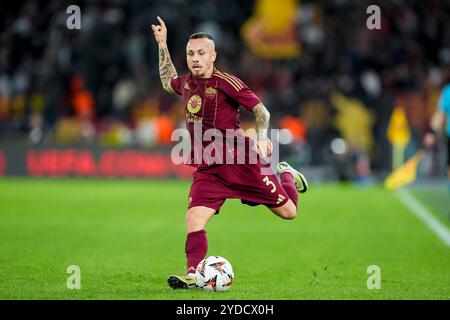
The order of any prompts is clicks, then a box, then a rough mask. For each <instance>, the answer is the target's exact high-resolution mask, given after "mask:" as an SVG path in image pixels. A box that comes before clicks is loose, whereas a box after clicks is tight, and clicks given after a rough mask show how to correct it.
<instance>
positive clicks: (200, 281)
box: [195, 256, 234, 291]
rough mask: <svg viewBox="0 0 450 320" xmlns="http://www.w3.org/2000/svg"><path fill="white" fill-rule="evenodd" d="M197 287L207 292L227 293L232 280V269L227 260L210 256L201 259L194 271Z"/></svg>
mask: <svg viewBox="0 0 450 320" xmlns="http://www.w3.org/2000/svg"><path fill="white" fill-rule="evenodd" d="M195 276H196V285H197V287H199V288H201V289H204V290H208V291H227V290H228V289H229V288H230V286H231V284H232V283H233V279H234V272H233V268H232V267H231V264H230V262H228V260H227V259H225V258H223V257H219V256H210V257H208V258H205V259H203V260H202V261H200V263H199V264H198V266H197V269H196V270H195Z"/></svg>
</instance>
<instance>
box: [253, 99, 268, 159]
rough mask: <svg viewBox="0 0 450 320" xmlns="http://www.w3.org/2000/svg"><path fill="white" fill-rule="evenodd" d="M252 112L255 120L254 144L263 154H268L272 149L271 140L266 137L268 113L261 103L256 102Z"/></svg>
mask: <svg viewBox="0 0 450 320" xmlns="http://www.w3.org/2000/svg"><path fill="white" fill-rule="evenodd" d="M252 112H253V114H254V115H255V120H256V133H257V137H256V145H257V146H258V148H259V150H260V151H261V152H262V154H263V155H264V156H270V155H271V154H272V149H273V146H272V142H271V141H270V140H269V138H268V137H267V133H268V130H269V122H270V113H269V111H268V110H267V108H266V107H265V106H264V105H263V104H262V103H259V104H257V105H256V106H255V107H254V108H253V109H252Z"/></svg>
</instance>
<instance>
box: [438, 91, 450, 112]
mask: <svg viewBox="0 0 450 320" xmlns="http://www.w3.org/2000/svg"><path fill="white" fill-rule="evenodd" d="M438 108H439V110H441V111H442V112H447V113H450V84H447V85H446V86H445V87H444V88H443V89H442V93H441V97H440V98H439V102H438Z"/></svg>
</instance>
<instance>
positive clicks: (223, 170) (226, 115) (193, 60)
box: [152, 17, 308, 289]
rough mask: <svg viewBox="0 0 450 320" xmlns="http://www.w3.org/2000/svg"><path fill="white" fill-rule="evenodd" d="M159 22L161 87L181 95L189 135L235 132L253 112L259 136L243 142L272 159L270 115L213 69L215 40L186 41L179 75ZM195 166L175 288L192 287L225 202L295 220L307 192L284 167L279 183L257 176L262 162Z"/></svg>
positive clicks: (172, 279)
mask: <svg viewBox="0 0 450 320" xmlns="http://www.w3.org/2000/svg"><path fill="white" fill-rule="evenodd" d="M157 19H158V21H159V24H158V25H152V30H153V33H154V36H155V40H156V42H157V43H158V47H159V72H160V78H161V83H162V86H163V88H164V90H165V91H167V92H169V93H173V94H178V95H181V96H182V98H183V103H184V108H185V116H186V127H187V129H188V130H189V133H190V135H191V136H193V131H194V126H195V125H196V124H197V125H198V124H199V123H201V127H202V130H207V129H217V130H220V131H222V132H225V130H227V129H238V128H239V106H242V107H244V108H245V109H247V110H249V111H251V112H252V113H253V114H254V116H255V120H256V132H257V137H256V139H255V141H254V142H252V141H251V139H249V138H246V139H247V140H246V142H248V143H250V144H252V143H253V147H255V148H256V149H257V150H258V154H260V155H261V156H268V155H270V154H271V153H272V148H273V146H272V143H271V141H270V140H269V138H268V137H267V133H268V127H269V118H270V114H269V112H268V111H267V109H266V107H265V106H264V105H263V104H262V102H261V100H260V99H259V98H258V97H257V96H256V95H255V94H254V93H253V92H252V91H251V90H250V89H249V88H248V87H247V86H246V85H245V84H244V83H243V82H242V81H241V80H240V79H238V78H237V77H235V76H233V75H230V74H228V73H224V72H221V71H219V70H217V69H216V68H215V67H214V62H215V60H216V57H217V52H216V51H215V44H214V40H213V38H212V37H211V36H210V35H208V34H206V33H195V34H193V35H191V36H190V37H189V41H188V42H187V45H186V60H187V66H188V68H189V71H190V72H189V73H188V74H186V75H183V76H178V74H177V71H176V70H175V67H174V65H173V63H172V61H171V58H170V54H169V50H168V48H167V28H166V25H165V23H164V21H163V20H162V19H161V18H160V17H157ZM228 151H230V150H228ZM230 152H232V151H230ZM247 158H248V157H247V156H246V159H247ZM247 160H248V159H247ZM197 167H198V168H197V171H196V172H195V173H194V178H193V182H192V185H191V188H190V191H189V201H188V210H187V214H186V225H187V239H186V245H185V253H186V258H187V275H173V276H169V278H168V283H169V286H170V287H172V288H174V289H176V288H183V289H188V288H190V287H193V286H195V269H196V267H197V265H198V263H199V262H200V261H201V260H202V259H203V258H205V256H206V253H207V250H208V242H207V237H206V231H205V227H206V224H207V223H208V221H209V220H210V219H211V217H213V216H214V214H217V213H218V212H219V210H220V207H221V206H222V204H223V203H224V201H225V200H226V199H227V198H236V199H241V201H242V202H243V203H244V204H248V205H251V206H254V205H258V204H263V205H266V206H267V207H268V208H269V209H270V210H271V211H272V212H273V213H275V214H276V215H278V216H279V217H281V218H283V219H294V218H295V216H296V214H297V202H298V193H297V192H300V193H303V192H306V190H307V189H308V184H307V181H306V179H305V177H304V176H303V175H302V174H301V173H300V172H298V171H297V170H295V169H293V168H292V167H291V166H290V165H289V164H287V163H286V162H280V163H279V164H278V171H279V173H280V176H281V183H280V181H278V179H277V177H276V176H275V174H274V173H273V171H272V170H271V169H270V168H269V170H270V174H266V175H261V172H262V171H261V169H262V164H261V163H260V161H258V162H257V163H254V164H250V163H247V162H246V163H244V164H235V163H233V164H228V163H224V164H213V165H208V164H205V163H200V164H198V165H197ZM266 169H267V168H266Z"/></svg>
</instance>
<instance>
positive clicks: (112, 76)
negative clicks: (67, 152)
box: [0, 0, 450, 175]
mask: <svg viewBox="0 0 450 320" xmlns="http://www.w3.org/2000/svg"><path fill="white" fill-rule="evenodd" d="M281 2H282V1H280V3H281ZM71 4H77V5H78V6H79V7H80V9H81V30H69V29H68V28H67V26H66V20H67V18H68V16H69V14H67V13H66V8H67V7H68V6H69V5H71ZM371 4H378V5H379V6H380V8H381V29H380V30H369V29H367V27H366V20H367V18H368V16H369V14H367V13H366V8H367V7H368V6H369V5H371ZM254 6H255V2H254V1H250V0H245V1H227V0H202V1H184V0H158V1H145V0H133V1H125V0H109V1H75V2H73V1H71V2H69V1H59V0H58V1H56V0H53V1H31V0H29V1H20V3H19V2H18V3H17V4H8V5H6V4H0V140H1V139H6V138H8V137H11V136H24V135H26V136H27V138H28V139H29V141H30V143H32V144H55V143H56V144H91V143H97V144H100V145H102V146H108V147H114V146H140V147H155V146H161V145H169V144H170V135H171V132H172V130H173V129H174V128H177V127H180V126H182V123H183V120H184V116H183V107H182V105H181V104H180V103H181V102H180V100H179V99H178V98H177V97H176V96H171V95H168V94H166V93H165V92H163V90H162V88H161V85H160V80H159V73H158V52H157V46H156V44H155V42H154V39H153V35H152V33H151V29H150V25H151V24H152V23H155V22H156V16H157V15H159V16H161V17H163V19H165V21H166V24H167V27H168V32H169V33H168V44H169V49H170V52H171V55H172V60H173V61H174V64H175V66H176V68H177V70H178V73H180V74H181V73H184V72H186V71H187V68H186V64H185V45H186V40H187V38H188V36H189V35H190V34H191V33H194V32H197V31H205V32H208V33H210V34H212V35H213V36H214V37H215V39H216V49H217V51H218V60H217V67H218V68H219V69H221V70H222V71H225V72H229V73H233V74H235V75H237V76H239V77H240V78H241V79H243V80H244V81H245V82H246V83H247V84H248V85H249V86H250V87H251V88H252V89H253V90H254V91H255V92H256V93H257V95H259V96H260V97H261V99H262V100H263V102H264V104H265V105H266V106H267V107H268V109H269V110H270V111H271V114H272V122H271V125H272V127H274V128H288V129H289V130H290V132H291V134H292V137H291V138H292V144H291V145H290V146H289V150H285V151H286V152H287V153H289V154H290V155H291V156H292V157H293V158H295V161H297V162H300V163H304V164H327V163H330V161H334V160H332V159H334V158H333V154H336V153H337V154H342V153H343V152H344V151H349V150H350V151H351V152H348V156H349V157H351V158H352V159H353V158H354V159H356V160H355V161H356V162H357V166H356V167H357V168H359V169H358V170H360V171H361V174H362V175H363V174H364V173H365V172H367V171H368V170H369V169H368V167H372V168H387V167H389V165H390V156H389V154H390V145H389V142H388V141H387V140H386V129H387V126H388V122H389V118H390V115H391V113H392V110H393V108H394V107H395V106H401V107H403V108H404V110H405V112H406V115H407V118H408V121H409V124H410V127H411V132H412V136H413V143H416V145H417V144H419V143H420V137H421V136H422V134H423V132H424V131H425V130H426V127H427V124H428V120H429V117H430V114H431V113H432V111H433V110H434V108H435V105H436V102H437V99H438V96H439V90H440V88H441V87H442V85H443V84H444V83H445V82H447V81H449V80H450V77H449V76H450V73H449V68H448V66H449V65H450V3H449V2H448V1H438V0H432V1H420V0H417V1H402V0H396V1H364V0H362V1H356V0H355V1H350V0H318V1H312V0H310V1H306V0H303V1H301V2H300V5H299V7H298V12H297V14H296V28H297V36H298V41H299V43H300V44H301V54H300V55H299V57H297V58H294V59H281V60H280V59H268V58H261V57H258V56H257V55H256V54H254V53H253V52H251V51H250V50H249V49H248V47H247V46H246V44H245V42H244V41H243V40H242V37H241V34H240V32H241V26H242V25H243V24H244V23H245V22H246V21H247V19H248V18H249V17H250V16H251V15H252V12H253V9H254ZM350 111H351V112H350ZM242 117H243V119H242V120H243V126H244V127H248V126H251V121H252V117H251V115H248V114H247V115H246V114H242ZM333 146H334V148H333ZM358 159H359V160H358ZM369 163H370V164H369ZM343 173H344V174H345V169H344V170H343Z"/></svg>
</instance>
